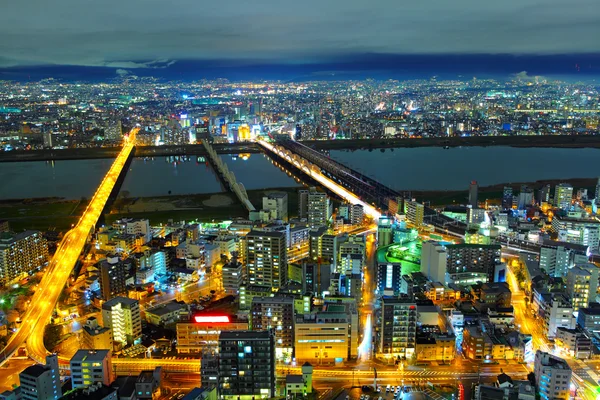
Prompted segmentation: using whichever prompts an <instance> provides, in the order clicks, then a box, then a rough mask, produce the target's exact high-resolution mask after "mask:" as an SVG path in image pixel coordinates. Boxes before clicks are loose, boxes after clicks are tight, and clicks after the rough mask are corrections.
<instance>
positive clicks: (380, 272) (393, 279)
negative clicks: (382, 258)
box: [377, 263, 402, 295]
mask: <svg viewBox="0 0 600 400" xmlns="http://www.w3.org/2000/svg"><path fill="white" fill-rule="evenodd" d="M401 285H402V264H400V263H381V264H378V265H377V290H378V291H379V294H380V295H383V294H384V293H386V292H391V293H390V295H391V294H395V295H398V294H399V293H400V286H401Z"/></svg>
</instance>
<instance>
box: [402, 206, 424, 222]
mask: <svg viewBox="0 0 600 400" xmlns="http://www.w3.org/2000/svg"><path fill="white" fill-rule="evenodd" d="M405 205H406V221H407V222H408V223H409V224H411V225H413V226H415V227H417V228H419V227H421V226H423V218H424V216H425V206H424V205H423V204H421V203H417V202H416V201H407V202H405Z"/></svg>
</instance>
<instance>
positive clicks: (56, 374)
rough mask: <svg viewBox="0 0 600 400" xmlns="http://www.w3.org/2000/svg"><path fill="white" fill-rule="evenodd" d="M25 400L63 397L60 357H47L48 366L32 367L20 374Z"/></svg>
mask: <svg viewBox="0 0 600 400" xmlns="http://www.w3.org/2000/svg"><path fill="white" fill-rule="evenodd" d="M19 382H20V384H21V398H22V399H23V400H57V399H59V398H60V397H61V396H62V386H61V383H60V371H59V369H58V356H57V355H56V354H53V355H50V356H47V357H46V365H40V364H36V365H32V366H29V367H27V368H25V369H24V370H23V371H22V372H21V373H20V374H19Z"/></svg>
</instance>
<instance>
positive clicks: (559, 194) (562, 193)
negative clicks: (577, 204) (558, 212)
mask: <svg viewBox="0 0 600 400" xmlns="http://www.w3.org/2000/svg"><path fill="white" fill-rule="evenodd" d="M572 201H573V186H571V185H570V184H568V183H559V184H558V185H556V186H555V187H554V206H555V207H558V208H563V209H565V208H568V207H569V206H571V202H572Z"/></svg>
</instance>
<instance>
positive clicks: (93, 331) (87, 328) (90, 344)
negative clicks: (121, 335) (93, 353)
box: [81, 317, 113, 350]
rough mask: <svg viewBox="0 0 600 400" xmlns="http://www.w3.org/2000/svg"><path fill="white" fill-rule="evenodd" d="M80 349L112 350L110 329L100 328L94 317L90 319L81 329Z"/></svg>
mask: <svg viewBox="0 0 600 400" xmlns="http://www.w3.org/2000/svg"><path fill="white" fill-rule="evenodd" d="M81 347H82V348H84V349H90V350H94V349H96V350H112V349H113V337H112V329H110V328H107V327H104V326H100V324H98V320H97V319H96V317H90V318H88V319H87V321H86V322H85V325H83V327H82V329H81Z"/></svg>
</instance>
